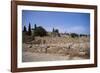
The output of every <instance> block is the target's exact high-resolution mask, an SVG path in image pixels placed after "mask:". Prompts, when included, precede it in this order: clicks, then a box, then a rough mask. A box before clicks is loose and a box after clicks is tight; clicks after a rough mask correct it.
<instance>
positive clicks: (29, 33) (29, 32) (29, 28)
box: [28, 23, 32, 36]
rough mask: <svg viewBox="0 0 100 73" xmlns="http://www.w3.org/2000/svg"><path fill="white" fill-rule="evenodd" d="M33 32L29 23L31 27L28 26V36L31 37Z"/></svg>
mask: <svg viewBox="0 0 100 73" xmlns="http://www.w3.org/2000/svg"><path fill="white" fill-rule="evenodd" d="M31 34H32V32H31V24H30V23H29V26H28V35H29V36H31Z"/></svg>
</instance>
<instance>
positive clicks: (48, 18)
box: [22, 10, 90, 34]
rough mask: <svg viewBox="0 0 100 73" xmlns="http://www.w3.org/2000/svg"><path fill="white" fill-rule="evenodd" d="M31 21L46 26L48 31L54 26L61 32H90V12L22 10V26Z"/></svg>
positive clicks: (32, 23)
mask: <svg viewBox="0 0 100 73" xmlns="http://www.w3.org/2000/svg"><path fill="white" fill-rule="evenodd" d="M29 23H30V24H31V26H32V27H33V28H34V24H37V26H42V27H44V28H45V29H46V30H47V31H52V29H53V28H55V29H59V32H63V33H64V32H69V33H70V32H73V33H79V34H80V33H82V34H90V14H89V13H76V12H53V11H32V10H23V11H22V27H23V26H24V25H25V26H26V27H28V25H29Z"/></svg>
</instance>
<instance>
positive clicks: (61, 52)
mask: <svg viewBox="0 0 100 73" xmlns="http://www.w3.org/2000/svg"><path fill="white" fill-rule="evenodd" d="M89 50H90V40H89V37H80V38H71V37H69V36H68V37H35V40H33V41H31V42H29V43H23V53H24V52H30V53H39V54H51V55H57V57H59V56H69V58H68V59H74V58H76V59H78V57H79V58H81V59H89V55H90V54H89V53H90V51H89ZM52 57H53V56H52ZM33 58H34V57H33Z"/></svg>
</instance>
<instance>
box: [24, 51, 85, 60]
mask: <svg viewBox="0 0 100 73" xmlns="http://www.w3.org/2000/svg"><path fill="white" fill-rule="evenodd" d="M22 57H23V58H22V61H23V62H37V61H57V60H69V59H70V57H69V55H68V56H61V55H58V54H46V53H32V52H23V55H22ZM73 59H74V60H75V59H77V60H79V59H83V58H81V57H73Z"/></svg>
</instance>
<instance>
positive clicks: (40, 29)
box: [34, 26, 47, 37]
mask: <svg viewBox="0 0 100 73" xmlns="http://www.w3.org/2000/svg"><path fill="white" fill-rule="evenodd" d="M46 35H47V31H46V30H45V29H44V28H43V27H42V26H39V27H37V28H36V29H35V30H34V36H41V37H43V36H46Z"/></svg>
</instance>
